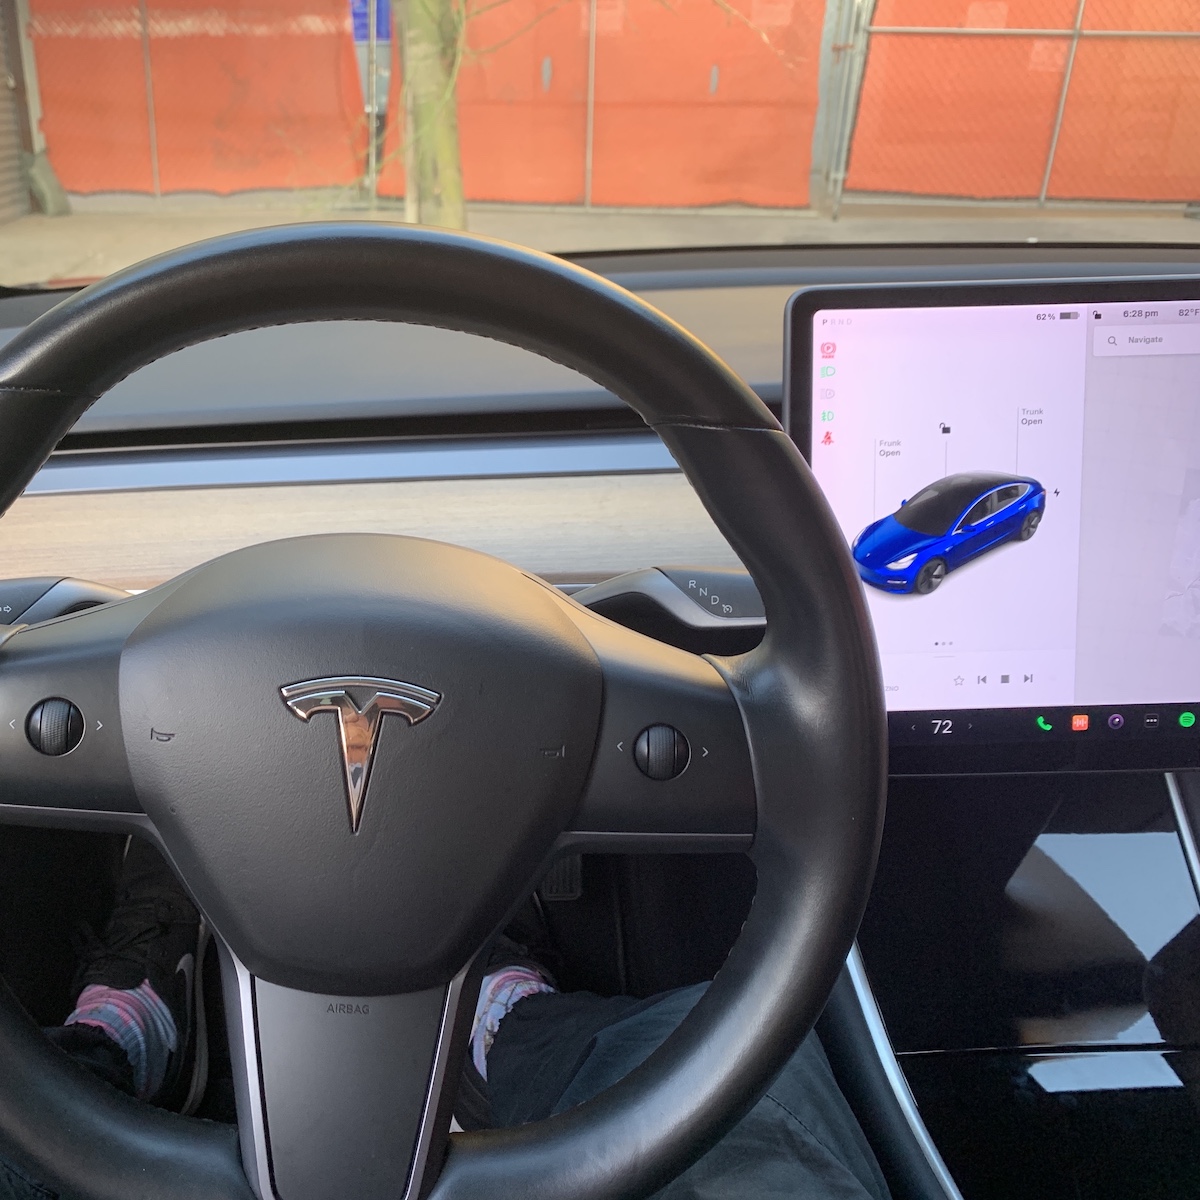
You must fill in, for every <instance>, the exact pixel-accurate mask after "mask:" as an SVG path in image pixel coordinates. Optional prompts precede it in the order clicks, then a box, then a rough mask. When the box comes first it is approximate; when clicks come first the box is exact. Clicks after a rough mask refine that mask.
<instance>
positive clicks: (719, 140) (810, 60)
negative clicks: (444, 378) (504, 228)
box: [28, 0, 1200, 207]
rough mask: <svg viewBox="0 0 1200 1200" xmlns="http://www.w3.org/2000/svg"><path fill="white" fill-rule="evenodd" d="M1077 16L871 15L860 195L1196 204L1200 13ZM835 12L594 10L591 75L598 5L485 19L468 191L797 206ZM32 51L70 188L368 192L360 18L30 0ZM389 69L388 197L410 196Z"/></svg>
mask: <svg viewBox="0 0 1200 1200" xmlns="http://www.w3.org/2000/svg"><path fill="white" fill-rule="evenodd" d="M379 2H380V3H387V0H379ZM830 2H834V0H830ZM1077 6H1078V0H879V2H878V4H877V6H876V9H875V13H874V17H873V30H874V31H873V32H872V33H871V34H870V36H869V40H868V43H867V54H866V65H865V72H864V75H863V79H862V85H861V92H860V96H859V103H858V106H857V113H856V119H855V125H854V131H853V138H852V141H851V150H850V156H849V162H848V175H847V180H846V185H847V187H848V188H850V189H853V190H857V191H861V192H874V193H902V194H914V195H938V196H958V197H967V198H989V199H991V198H1005V197H1013V198H1030V197H1037V196H1039V195H1041V194H1042V193H1043V191H1044V192H1045V194H1046V195H1047V196H1048V197H1050V198H1062V199H1081V198H1087V199H1114V200H1119V199H1133V200H1195V199H1200V38H1195V37H1192V38H1182V37H1181V38H1172V37H1170V36H1159V37H1149V36H1145V35H1146V34H1147V33H1159V34H1168V35H1169V34H1170V33H1188V32H1192V33H1196V32H1200V2H1198V0H1089V3H1088V4H1087V6H1086V9H1085V12H1084V23H1083V36H1081V37H1075V36H1073V35H1072V26H1073V24H1074V21H1075V12H1076V9H1077ZM825 8H826V0H683V3H680V4H674V5H671V4H665V3H663V2H662V0H595V30H594V59H593V58H592V53H593V45H592V43H593V33H592V30H591V27H590V21H591V13H592V11H593V6H592V4H591V3H590V0H469V8H468V11H469V12H471V13H473V14H474V15H472V16H471V17H470V19H469V21H468V25H467V30H468V32H467V38H466V45H465V52H464V54H463V57H462V61H461V65H460V68H459V74H458V80H457V89H456V92H457V96H456V100H455V101H454V102H456V103H457V106H458V121H459V131H460V137H461V145H462V155H463V172H464V183H465V187H466V192H467V196H468V198H469V199H475V200H496V201H513V202H528V203H557V204H579V203H581V202H583V201H585V200H589V201H591V202H593V203H595V204H599V205H621V206H640V205H645V206H655V207H661V206H675V205H678V206H699V205H715V204H725V203H739V204H753V205H764V206H779V207H800V206H803V205H806V204H807V203H808V199H809V174H810V169H811V166H812V162H811V159H812V145H813V130H814V125H815V122H816V119H817V106H818V96H819V88H818V80H819V71H820V62H819V59H820V45H821V30H822V24H823V21H824V18H825ZM989 31H991V32H989ZM1001 31H1010V32H1001ZM28 33H29V36H30V38H31V40H32V45H33V50H34V54H35V56H36V61H37V67H38V74H39V82H40V90H41V95H40V99H41V105H42V110H43V114H44V115H43V122H42V128H43V132H44V134H45V137H46V142H47V148H48V152H49V156H50V160H51V162H52V164H53V165H54V167H55V169H56V171H57V172H58V175H59V177H60V179H61V180H62V182H63V184H64V186H65V187H66V189H67V190H68V191H70V192H75V193H94V192H125V191H128V192H144V193H149V192H154V191H159V192H162V193H170V192H180V191H202V192H214V193H220V194H229V193H235V192H240V191H247V190H253V189H264V188H278V189H292V188H310V187H350V186H353V185H354V184H356V183H357V182H358V181H359V180H361V178H362V176H363V173H364V169H365V161H366V146H367V128H366V118H365V114H364V103H363V95H362V86H361V83H360V79H359V67H358V63H357V62H356V58H355V46H354V42H353V33H352V25H351V19H350V0H246V3H245V4H238V3H232V4H230V3H228V2H227V3H225V4H224V5H222V4H220V3H219V2H218V3H216V4H205V3H202V2H200V0H145V4H144V5H139V4H137V3H131V2H129V0H126V2H125V3H120V2H118V0H30V22H29V28H28ZM1101 33H1103V34H1105V35H1116V36H1093V35H1097V34H1101ZM1139 35H1140V36H1139ZM846 49H847V48H846V47H841V48H837V50H836V51H835V52H836V53H841V52H843V51H845V50H846ZM390 52H391V54H392V56H393V70H392V72H391V87H390V89H389V90H390V95H389V99H388V121H387V131H386V134H385V138H384V143H383V155H382V159H381V163H380V172H379V181H378V191H379V193H380V194H381V195H383V196H399V195H402V194H403V192H404V170H403V145H402V137H403V113H402V111H401V103H402V101H401V91H400V69H399V63H398V61H396V58H397V55H396V49H395V46H394V45H393V46H392V47H391V51H390ZM589 78H590V79H591V81H592V92H593V98H592V100H593V102H592V106H591V129H590V138H589V103H588V90H589Z"/></svg>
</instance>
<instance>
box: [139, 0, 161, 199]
mask: <svg viewBox="0 0 1200 1200" xmlns="http://www.w3.org/2000/svg"><path fill="white" fill-rule="evenodd" d="M138 21H139V23H140V24H141V27H142V74H143V75H144V76H145V79H146V124H147V126H148V133H149V138H150V178H151V180H152V181H153V183H154V194H155V196H158V197H161V196H162V183H161V180H160V178H159V174H158V121H157V119H156V118H155V115H154V76H153V73H152V71H151V66H150V17H149V14H148V13H147V12H146V0H138Z"/></svg>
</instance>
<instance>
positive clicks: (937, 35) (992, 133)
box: [846, 0, 1200, 201]
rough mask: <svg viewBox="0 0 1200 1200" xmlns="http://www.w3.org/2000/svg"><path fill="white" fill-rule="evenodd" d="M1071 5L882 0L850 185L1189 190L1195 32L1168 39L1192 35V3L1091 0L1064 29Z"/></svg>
mask: <svg viewBox="0 0 1200 1200" xmlns="http://www.w3.org/2000/svg"><path fill="white" fill-rule="evenodd" d="M1077 8H1078V3H1077V0H879V3H878V4H877V6H876V9H875V14H874V18H873V25H874V27H875V29H876V32H874V33H872V34H871V38H870V42H869V50H868V55H867V64H866V73H865V75H864V78H863V84H862V91H861V94H860V98H859V107H858V120H857V123H856V125H855V130H854V139H853V143H852V149H851V154H850V162H849V171H848V175H847V179H846V185H847V187H848V188H852V189H856V190H860V191H867V192H888V193H897V192H898V193H908V194H916V195H935V196H963V197H973V198H987V199H993V198H1006V197H1012V198H1027V197H1035V196H1040V195H1042V193H1043V189H1044V192H1045V196H1046V197H1047V198H1049V199H1071V200H1079V199H1097V200H1163V201H1167V200H1172V201H1180V200H1183V201H1189V200H1197V199H1200V38H1196V37H1187V36H1183V37H1177V38H1173V37H1171V36H1170V34H1172V33H1175V34H1185V35H1186V34H1195V33H1200V3H1197V2H1196V0H1089V3H1088V4H1087V5H1086V7H1085V8H1084V12H1083V24H1082V34H1081V36H1079V37H1075V36H1074V35H1073V32H1072V29H1073V26H1074V23H1075V14H1076V10H1077ZM880 27H882V29H881V28H880ZM909 30H911V32H908V31H909ZM988 30H992V31H995V32H991V33H989V32H987V31H988ZM1004 30H1011V31H1014V32H1012V33H1006V32H1001V31H1004ZM1026 31H1028V32H1026ZM1060 108H1061V119H1060ZM1056 129H1057V136H1056Z"/></svg>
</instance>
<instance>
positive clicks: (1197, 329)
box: [1092, 325, 1200, 357]
mask: <svg viewBox="0 0 1200 1200" xmlns="http://www.w3.org/2000/svg"><path fill="white" fill-rule="evenodd" d="M1092 351H1093V353H1094V354H1096V355H1098V356H1099V357H1105V356H1110V357H1111V356H1114V355H1130V354H1200V325H1110V326H1108V327H1107V328H1105V327H1103V326H1100V325H1094V326H1093V327H1092Z"/></svg>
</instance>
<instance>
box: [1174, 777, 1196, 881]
mask: <svg viewBox="0 0 1200 1200" xmlns="http://www.w3.org/2000/svg"><path fill="white" fill-rule="evenodd" d="M1165 779H1166V783H1167V795H1168V796H1170V797H1171V811H1172V812H1173V813H1174V814H1175V825H1176V827H1177V829H1178V830H1179V844H1180V846H1182V847H1183V857H1184V860H1185V861H1186V862H1187V867H1188V874H1189V875H1190V876H1191V877H1192V887H1194V888H1195V889H1196V898H1197V900H1200V846H1198V845H1197V843H1196V830H1195V827H1194V826H1193V825H1192V817H1191V814H1190V813H1189V812H1188V808H1187V805H1186V804H1185V803H1184V799H1183V792H1181V791H1180V789H1179V780H1178V778H1177V777H1176V775H1175V772H1174V771H1168V772H1167V773H1166V776H1165Z"/></svg>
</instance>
